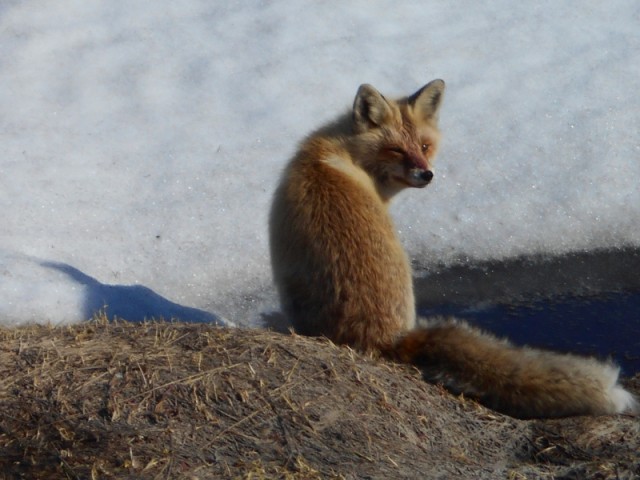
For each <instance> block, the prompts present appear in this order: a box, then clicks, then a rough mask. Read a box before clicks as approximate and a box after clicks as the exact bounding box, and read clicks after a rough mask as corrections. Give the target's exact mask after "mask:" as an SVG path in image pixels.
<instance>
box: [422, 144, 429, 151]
mask: <svg viewBox="0 0 640 480" xmlns="http://www.w3.org/2000/svg"><path fill="white" fill-rule="evenodd" d="M429 148H431V145H429V144H426V143H423V144H422V153H427V152H428V151H429Z"/></svg>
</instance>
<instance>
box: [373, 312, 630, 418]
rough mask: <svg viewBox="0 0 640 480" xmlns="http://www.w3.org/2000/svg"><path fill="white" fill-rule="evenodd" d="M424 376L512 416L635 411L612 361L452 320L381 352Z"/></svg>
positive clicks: (440, 321) (436, 322) (412, 334)
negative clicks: (518, 341)
mask: <svg viewBox="0 0 640 480" xmlns="http://www.w3.org/2000/svg"><path fill="white" fill-rule="evenodd" d="M385 353H386V355H387V356H388V357H390V358H391V359H393V360H395V361H399V362H402V363H408V364H413V365H415V366H417V367H418V368H419V369H421V371H422V372H423V375H424V377H425V379H426V380H427V381H429V382H432V383H438V384H442V385H443V386H444V387H445V388H447V389H448V390H450V391H452V392H453V393H455V394H464V395H465V396H468V397H471V398H474V399H476V400H478V401H479V402H480V403H482V404H484V405H486V406H487V407H489V408H492V409H494V410H497V411H499V412H502V413H506V414H507V415H511V416H513V417H517V418H543V417H544V418H550V417H566V416H571V415H606V414H614V413H629V414H635V415H637V414H639V413H640V406H639V404H638V402H637V400H636V399H635V398H634V396H633V395H632V394H631V393H629V392H628V391H627V390H625V389H624V388H623V387H622V386H621V385H620V384H619V383H618V375H619V372H620V369H619V368H618V367H617V366H616V365H614V364H613V363H609V362H601V361H598V360H596V359H594V358H587V357H579V356H576V355H570V354H559V353H554V352H550V351H543V350H537V349H533V348H529V347H516V346H514V345H512V344H511V343H509V342H508V341H506V340H501V339H498V338H496V337H494V336H493V335H490V334H487V333H485V332H482V331H480V330H478V329H476V328H474V327H471V326H470V325H468V324H467V323H465V322H462V321H459V320H454V319H447V320H445V319H436V320H431V321H429V323H428V324H427V326H425V327H423V328H418V329H416V330H411V331H409V332H407V333H406V334H404V336H402V337H400V338H399V339H398V340H397V341H396V342H395V344H394V345H393V346H391V347H390V348H389V349H388V350H387V351H386V352H385Z"/></svg>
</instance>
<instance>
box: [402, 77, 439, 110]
mask: <svg viewBox="0 0 640 480" xmlns="http://www.w3.org/2000/svg"><path fill="white" fill-rule="evenodd" d="M443 98H444V80H440V79H438V80H433V81H431V82H429V83H427V84H426V85H425V86H424V87H422V88H421V89H420V90H418V91H417V92H416V93H414V94H413V95H411V96H410V97H409V98H408V99H407V103H409V105H411V106H412V107H413V109H414V110H415V111H416V112H420V113H421V114H422V117H423V119H424V120H431V119H433V120H437V119H438V111H439V110H440V105H441V104H442V99H443Z"/></svg>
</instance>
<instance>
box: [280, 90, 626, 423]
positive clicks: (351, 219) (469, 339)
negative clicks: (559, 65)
mask: <svg viewBox="0 0 640 480" xmlns="http://www.w3.org/2000/svg"><path fill="white" fill-rule="evenodd" d="M444 88H445V84H444V82H443V81H442V80H434V81H432V82H430V83H428V84H427V85H425V86H424V87H422V88H421V89H420V90H418V91H417V92H416V93H415V94H413V95H411V96H410V97H407V98H403V99H400V100H395V101H394V100H390V99H387V98H385V97H384V96H382V95H381V94H380V93H379V92H378V91H377V90H376V89H375V88H373V87H372V86H370V85H362V86H361V87H360V88H359V90H358V92H357V95H356V98H355V101H354V105H353V110H352V112H348V113H347V114H345V115H343V116H341V117H339V118H338V119H337V120H336V121H335V122H333V123H331V124H329V125H327V126H325V127H322V128H320V129H319V130H318V131H316V132H314V133H313V134H311V135H310V136H309V137H308V138H307V139H306V140H305V141H303V143H302V145H301V146H300V148H299V151H298V153H297V154H296V155H295V156H294V158H293V159H292V160H291V162H290V163H289V165H288V166H287V168H286V169H285V171H284V173H283V175H282V179H281V181H280V185H279V186H278V188H277V190H276V193H275V196H274V200H273V205H272V208H271V214H270V221H269V228H270V247H271V259H272V267H273V273H274V280H275V283H276V286H277V288H278V293H279V296H280V300H281V304H282V309H283V311H284V313H285V315H287V317H288V318H289V319H290V320H291V321H292V323H293V326H294V328H295V330H296V331H297V332H298V333H301V334H304V335H313V336H319V335H324V336H326V337H328V338H329V339H331V340H333V341H334V342H336V343H339V344H347V345H350V346H352V347H354V348H356V349H358V350H360V351H363V352H379V353H382V354H383V355H384V356H386V357H387V358H390V359H392V360H395V361H401V362H406V363H411V364H414V365H416V366H417V367H419V368H420V369H421V370H422V372H423V373H424V377H425V379H426V380H428V381H431V382H434V383H440V384H443V385H444V386H445V387H447V388H448V389H449V390H451V391H453V392H454V393H463V394H464V395H466V396H469V397H472V398H475V399H477V400H478V401H480V402H481V403H484V404H485V405H486V406H488V407H490V408H493V409H495V410H498V411H501V412H503V413H506V414H509V415H512V416H514V417H519V418H536V417H563V416H569V415H584V414H592V415H598V414H612V413H622V412H630V413H633V412H636V411H637V410H638V404H637V402H636V400H635V399H634V397H633V396H632V395H631V394H630V393H629V392H627V391H626V390H624V389H623V388H622V387H621V386H620V385H619V384H618V383H617V380H618V372H619V369H618V368H617V367H616V366H614V365H612V364H609V363H602V362H599V361H597V360H595V359H590V358H582V357H578V356H573V355H561V354H557V353H552V352H546V351H541V350H534V349H531V348H526V347H515V346H512V345H510V344H509V343H508V342H507V341H504V340H500V339H498V338H496V337H494V336H491V335H489V334H487V333H484V332H481V331H479V330H477V329H475V328H473V327H471V326H469V325H468V324H466V323H464V322H462V321H458V320H455V319H450V320H442V319H440V320H438V319H435V320H426V322H427V325H426V326H424V327H419V328H416V327H415V325H416V316H415V304H414V303H415V302H414V294H413V282H412V272H411V266H410V263H409V259H408V257H407V255H406V253H405V252H404V249H403V248H402V245H401V243H400V241H399V239H398V236H397V235H396V231H395V228H394V225H393V222H392V220H391V217H390V215H389V212H388V205H389V201H390V199H391V198H392V197H393V196H394V195H395V194H397V193H398V192H400V191H401V190H403V189H405V188H408V187H414V188H422V187H425V186H426V185H428V184H429V183H430V182H431V180H432V178H433V161H434V157H435V155H436V152H437V150H438V143H439V139H440V133H439V130H438V125H437V124H438V112H439V109H440V105H441V104H442V100H443V96H444Z"/></svg>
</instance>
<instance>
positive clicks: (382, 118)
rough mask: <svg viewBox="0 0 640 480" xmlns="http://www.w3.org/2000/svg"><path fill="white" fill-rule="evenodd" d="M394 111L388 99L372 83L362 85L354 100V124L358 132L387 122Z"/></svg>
mask: <svg viewBox="0 0 640 480" xmlns="http://www.w3.org/2000/svg"><path fill="white" fill-rule="evenodd" d="M392 116H393V112H392V111H391V106H390V105H389V104H388V103H387V100H386V99H385V98H384V97H383V96H382V95H381V94H380V92H378V91H377V90H376V89H375V88H373V87H372V86H371V85H368V84H366V83H365V84H364V85H360V88H359V89H358V93H357V94H356V99H355V100H354V102H353V124H354V127H355V130H356V133H363V132H366V131H367V130H369V129H370V128H372V127H379V126H381V125H383V124H385V123H386V122H387V121H388V120H389V119H390V118H391V117H392Z"/></svg>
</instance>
